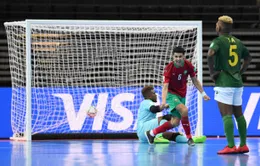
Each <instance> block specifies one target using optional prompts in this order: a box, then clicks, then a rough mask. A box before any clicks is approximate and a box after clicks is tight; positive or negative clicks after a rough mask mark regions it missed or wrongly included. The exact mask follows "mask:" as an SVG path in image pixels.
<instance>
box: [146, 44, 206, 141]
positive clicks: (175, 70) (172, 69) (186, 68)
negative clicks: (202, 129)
mask: <svg viewBox="0 0 260 166" xmlns="http://www.w3.org/2000/svg"><path fill="white" fill-rule="evenodd" d="M184 54H185V50H184V49H183V48H182V47H176V48H174V50H173V61H172V62H170V63H169V64H168V65H167V66H166V67H165V70H164V81H163V82H164V83H163V90H162V104H166V103H167V104H168V105H169V108H170V112H169V113H170V114H171V115H172V118H171V120H170V121H168V122H165V123H164V124H163V125H161V126H159V127H157V128H155V129H154V130H150V131H147V132H146V137H147V140H148V141H149V143H153V140H154V137H155V135H157V134H159V133H161V132H165V131H167V130H169V129H171V128H174V127H176V126H178V125H179V123H180V121H181V122H182V126H183V129H184V131H185V134H186V136H187V139H188V142H187V143H188V144H189V145H192V146H193V145H195V144H194V141H193V139H192V135H191V131H190V123H189V118H188V108H187V107H186V106H185V97H186V92H187V78H188V76H190V77H191V80H192V83H193V84H194V86H195V87H196V88H197V89H198V90H199V91H200V93H201V94H202V96H203V98H204V100H209V99H210V98H209V97H208V96H207V94H206V93H205V92H204V90H203V88H202V86H201V83H200V82H199V80H198V79H197V77H196V69H195V68H194V66H193V65H192V64H191V63H190V62H189V61H188V60H186V59H185V55H184Z"/></svg>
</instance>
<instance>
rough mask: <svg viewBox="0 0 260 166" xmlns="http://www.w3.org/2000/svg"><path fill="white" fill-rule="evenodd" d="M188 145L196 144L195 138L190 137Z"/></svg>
mask: <svg viewBox="0 0 260 166" xmlns="http://www.w3.org/2000/svg"><path fill="white" fill-rule="evenodd" d="M187 143H188V145H190V146H194V145H195V143H194V141H193V139H192V138H190V139H188V142H187Z"/></svg>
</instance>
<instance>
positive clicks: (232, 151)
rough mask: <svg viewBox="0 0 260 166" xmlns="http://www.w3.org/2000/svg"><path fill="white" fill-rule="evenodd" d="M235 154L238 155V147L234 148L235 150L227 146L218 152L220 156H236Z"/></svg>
mask: <svg viewBox="0 0 260 166" xmlns="http://www.w3.org/2000/svg"><path fill="white" fill-rule="evenodd" d="M235 153H237V148H236V146H233V148H230V147H228V146H226V147H225V148H224V149H222V150H220V151H218V154H235Z"/></svg>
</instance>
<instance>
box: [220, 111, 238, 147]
mask: <svg viewBox="0 0 260 166" xmlns="http://www.w3.org/2000/svg"><path fill="white" fill-rule="evenodd" d="M222 120H223V124H224V131H225V134H226V138H227V141H228V147H230V148H232V147H233V146H235V141H234V124H233V121H232V116H231V115H226V116H224V117H222Z"/></svg>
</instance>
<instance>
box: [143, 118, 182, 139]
mask: <svg viewBox="0 0 260 166" xmlns="http://www.w3.org/2000/svg"><path fill="white" fill-rule="evenodd" d="M179 123H180V119H179V118H177V117H171V120H170V121H165V122H164V123H162V124H161V125H160V126H159V127H156V128H154V129H151V130H150V131H146V132H145V136H146V138H147V140H148V142H149V144H152V143H153V142H154V138H155V136H156V135H157V134H159V133H163V132H165V131H167V130H170V129H172V128H174V127H176V126H178V125H179Z"/></svg>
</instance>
